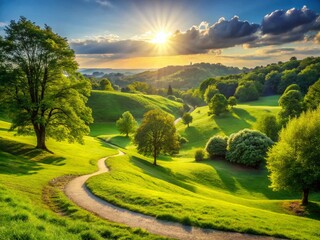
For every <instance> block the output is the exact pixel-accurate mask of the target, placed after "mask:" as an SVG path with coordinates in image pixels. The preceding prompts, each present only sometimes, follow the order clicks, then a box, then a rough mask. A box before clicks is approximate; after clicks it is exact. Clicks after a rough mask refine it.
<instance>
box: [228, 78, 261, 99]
mask: <svg viewBox="0 0 320 240" xmlns="http://www.w3.org/2000/svg"><path fill="white" fill-rule="evenodd" d="M234 96H235V97H236V98H237V99H238V100H239V101H240V102H247V101H253V100H257V99H258V98H259V92H258V90H257V87H256V84H255V83H254V82H253V81H243V82H241V83H240V84H239V86H238V87H237V90H236V92H235V95H234Z"/></svg>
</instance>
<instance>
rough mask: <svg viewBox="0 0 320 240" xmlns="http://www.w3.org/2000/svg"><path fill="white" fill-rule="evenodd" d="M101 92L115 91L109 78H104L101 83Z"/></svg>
mask: <svg viewBox="0 0 320 240" xmlns="http://www.w3.org/2000/svg"><path fill="white" fill-rule="evenodd" d="M99 85H100V90H105V91H113V87H112V84H111V82H110V81H109V79H108V78H102V79H101V80H100V82H99Z"/></svg>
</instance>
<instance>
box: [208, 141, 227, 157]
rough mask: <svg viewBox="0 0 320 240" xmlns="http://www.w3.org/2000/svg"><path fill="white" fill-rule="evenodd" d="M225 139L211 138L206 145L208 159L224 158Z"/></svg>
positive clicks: (225, 151) (225, 149)
mask: <svg viewBox="0 0 320 240" xmlns="http://www.w3.org/2000/svg"><path fill="white" fill-rule="evenodd" d="M227 141H228V138H227V137H222V136H213V137H212V138H210V139H209V141H208V142H207V144H206V148H205V149H206V151H207V153H208V154H209V156H210V158H211V159H213V158H215V157H225V156H226V153H227Z"/></svg>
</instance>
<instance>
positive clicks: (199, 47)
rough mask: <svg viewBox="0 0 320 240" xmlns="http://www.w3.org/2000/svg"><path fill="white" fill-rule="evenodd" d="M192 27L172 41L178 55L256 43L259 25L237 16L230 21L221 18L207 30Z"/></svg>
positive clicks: (175, 35) (176, 34)
mask: <svg viewBox="0 0 320 240" xmlns="http://www.w3.org/2000/svg"><path fill="white" fill-rule="evenodd" d="M201 26H202V25H200V27H192V28H191V29H189V30H188V31H186V32H184V33H182V32H179V31H177V32H176V33H175V34H174V35H173V37H172V39H171V41H172V42H173V43H174V46H175V49H176V51H177V53H178V54H194V53H207V52H208V51H209V50H211V49H220V48H229V47H234V46H236V45H240V44H243V43H248V42H251V41H254V40H255V39H256V38H257V36H256V35H255V33H256V31H257V30H258V28H259V25H258V24H250V23H248V22H247V21H240V20H239V18H238V17H237V16H235V17H233V18H232V19H231V20H230V21H227V20H225V19H224V18H220V19H219V21H218V22H216V23H215V24H213V25H212V26H210V27H207V28H206V29H204V30H203V29H202V28H201Z"/></svg>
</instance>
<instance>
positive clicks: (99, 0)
mask: <svg viewBox="0 0 320 240" xmlns="http://www.w3.org/2000/svg"><path fill="white" fill-rule="evenodd" d="M96 3H98V4H99V5H101V6H103V7H108V8H110V7H112V4H111V2H109V1H107V0H96Z"/></svg>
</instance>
